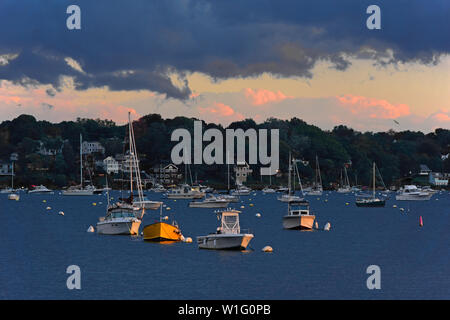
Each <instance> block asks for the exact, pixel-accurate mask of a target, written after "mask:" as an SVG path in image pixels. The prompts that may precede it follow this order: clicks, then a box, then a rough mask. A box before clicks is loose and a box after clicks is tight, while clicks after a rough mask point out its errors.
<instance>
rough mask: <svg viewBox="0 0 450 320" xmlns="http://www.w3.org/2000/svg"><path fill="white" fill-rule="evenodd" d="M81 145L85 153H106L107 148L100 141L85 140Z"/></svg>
mask: <svg viewBox="0 0 450 320" xmlns="http://www.w3.org/2000/svg"><path fill="white" fill-rule="evenodd" d="M81 146H82V149H83V151H82V153H83V154H92V153H105V148H104V147H103V146H102V144H101V143H100V142H98V141H83V144H82V145H81Z"/></svg>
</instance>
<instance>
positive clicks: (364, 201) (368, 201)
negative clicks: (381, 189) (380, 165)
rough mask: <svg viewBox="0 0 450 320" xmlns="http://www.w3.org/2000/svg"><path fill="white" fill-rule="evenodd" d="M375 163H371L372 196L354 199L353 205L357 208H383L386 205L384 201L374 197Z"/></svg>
mask: <svg viewBox="0 0 450 320" xmlns="http://www.w3.org/2000/svg"><path fill="white" fill-rule="evenodd" d="M375 167H376V165H375V162H374V163H373V173H372V180H373V182H372V183H373V194H372V196H371V197H367V196H361V195H360V196H359V197H357V198H356V201H355V204H356V206H357V207H384V206H385V204H386V200H385V199H380V198H377V197H376V187H375V185H376V183H375V181H376V176H375Z"/></svg>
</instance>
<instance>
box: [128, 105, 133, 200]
mask: <svg viewBox="0 0 450 320" xmlns="http://www.w3.org/2000/svg"><path fill="white" fill-rule="evenodd" d="M131 141H132V140H131V116H130V112H128V144H129V153H130V156H129V162H130V163H129V170H130V195H131V199H133V167H132V164H133V163H132V157H133V152H132V147H131V144H132V142H131Z"/></svg>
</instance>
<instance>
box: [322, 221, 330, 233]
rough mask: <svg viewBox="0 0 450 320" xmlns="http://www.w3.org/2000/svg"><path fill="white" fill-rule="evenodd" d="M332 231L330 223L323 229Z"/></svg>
mask: <svg viewBox="0 0 450 320" xmlns="http://www.w3.org/2000/svg"><path fill="white" fill-rule="evenodd" d="M330 229H331V224H330V223H329V222H327V224H326V225H325V226H324V227H323V230H325V231H330Z"/></svg>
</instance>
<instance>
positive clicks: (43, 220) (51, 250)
mask: <svg viewBox="0 0 450 320" xmlns="http://www.w3.org/2000/svg"><path fill="white" fill-rule="evenodd" d="M113 196H116V197H117V196H118V193H117V192H115V193H114V194H113ZM149 196H150V198H151V199H159V198H160V197H161V195H160V194H152V193H149ZM276 197H277V195H275V194H273V195H263V194H261V193H258V194H257V195H256V196H253V195H252V196H250V197H243V199H244V200H243V203H242V204H236V206H237V207H240V206H241V205H244V206H245V208H244V209H242V211H243V213H242V214H241V227H242V228H250V229H251V231H252V232H253V233H254V235H255V238H254V239H253V240H252V242H251V243H250V245H251V247H252V248H253V249H254V250H249V251H248V252H223V251H222V252H221V251H208V250H199V249H198V248H197V245H196V243H195V237H196V236H198V235H205V234H207V233H209V232H211V231H215V229H216V227H217V226H218V220H217V218H216V216H215V214H214V213H213V209H190V208H188V207H187V201H183V200H178V201H174V200H165V201H166V204H167V205H168V206H169V207H170V208H171V210H170V211H169V210H167V211H166V210H165V211H164V215H166V214H169V213H170V214H173V215H174V217H175V219H176V220H177V222H178V223H179V225H180V227H181V229H182V232H183V234H184V235H185V236H186V237H192V239H193V240H194V241H193V243H190V244H189V243H176V244H171V245H161V244H155V243H147V242H144V241H142V240H141V239H137V238H133V237H129V236H104V235H103V236H102V235H98V234H96V233H87V232H86V230H87V228H88V227H89V226H90V225H93V226H95V224H96V222H97V220H98V217H99V216H103V215H104V212H105V202H106V200H105V196H92V197H79V198H74V197H63V196H61V195H58V194H55V195H27V194H24V193H21V199H20V201H18V202H16V201H8V200H7V199H6V195H0V217H1V221H2V228H1V229H2V231H1V232H0V298H2V299H416V298H417V299H449V298H450V267H449V266H450V250H449V248H450V195H449V193H448V192H445V193H441V194H436V195H434V196H433V198H432V199H431V200H430V201H424V202H421V201H419V202H405V201H395V200H389V201H387V204H386V208H381V209H380V208H357V207H356V206H355V205H354V196H352V195H340V194H335V193H330V194H329V196H328V197H326V196H325V195H324V196H322V197H320V200H319V199H318V197H311V198H310V201H311V207H312V209H313V211H314V212H315V214H316V217H317V218H316V219H317V221H318V222H319V226H320V228H323V226H324V224H325V223H326V222H330V223H331V226H332V229H331V231H329V232H326V231H313V232H300V231H289V230H283V229H282V227H281V217H282V215H284V214H285V213H286V205H285V204H283V203H281V202H279V201H277V200H276ZM44 199H45V200H46V201H47V202H46V203H44V202H43V201H42V200H44ZM250 199H251V200H250ZM325 199H328V201H327V202H325V201H324V200H325ZM93 202H96V203H97V205H96V206H94V205H93ZM99 202H102V204H99ZM346 202H348V203H349V205H346ZM250 203H253V204H254V206H253V207H250V206H249V204H250ZM394 204H396V205H397V206H398V208H393V205H394ZM47 206H50V207H51V208H52V209H51V210H47V209H46V207H47ZM399 208H404V209H405V210H404V211H401V210H400V209H399ZM59 211H63V212H64V214H65V215H64V216H61V215H58V212H59ZM258 212H259V213H261V215H262V217H261V218H257V217H256V216H255V214H256V213H258ZM148 213H149V214H147V215H146V216H145V218H144V222H143V225H145V224H148V223H151V222H153V221H155V220H156V219H158V217H159V211H149V212H148ZM419 216H423V222H424V226H423V227H422V228H420V227H419ZM266 245H270V246H272V247H273V249H274V252H273V253H264V252H262V251H261V249H262V248H263V247H264V246H266ZM73 264H74V265H78V266H79V267H80V268H81V290H68V289H67V287H66V280H67V277H68V276H69V275H68V274H66V268H67V266H69V265H73ZM373 264H375V265H378V266H380V268H381V290H368V289H367V287H366V279H367V277H368V276H369V275H368V274H366V268H367V266H369V265H373Z"/></svg>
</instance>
